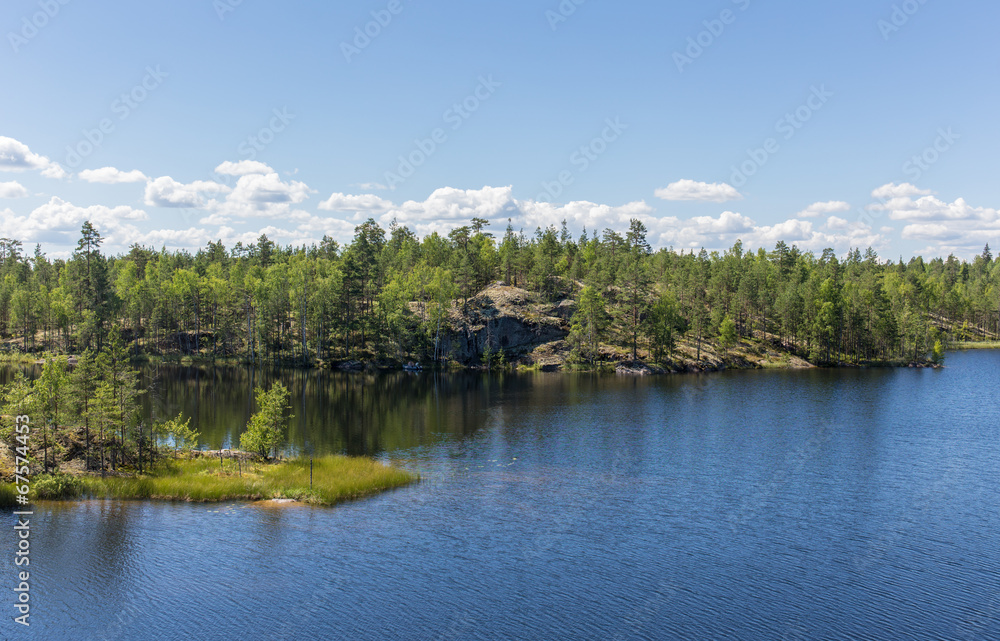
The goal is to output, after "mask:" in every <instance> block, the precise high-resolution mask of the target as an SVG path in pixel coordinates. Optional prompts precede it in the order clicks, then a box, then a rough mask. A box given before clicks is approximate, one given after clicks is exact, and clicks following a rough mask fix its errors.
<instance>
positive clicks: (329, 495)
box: [0, 456, 417, 505]
mask: <svg viewBox="0 0 1000 641" xmlns="http://www.w3.org/2000/svg"><path fill="white" fill-rule="evenodd" d="M416 480H417V477H416V476H415V475H413V474H411V473H409V472H407V471H405V470H401V469H398V468H394V467H390V466H387V465H383V464H381V463H379V462H377V461H373V460H371V459H365V458H354V457H346V456H325V457H321V458H316V459H314V460H313V470H312V484H311V485H310V475H309V459H307V458H296V459H291V460H287V461H279V462H273V463H268V462H264V461H261V460H255V459H253V458H244V459H243V460H238V459H236V458H233V457H230V458H223V459H221V461H220V459H219V458H217V457H207V456H206V457H198V458H183V459H177V460H172V459H168V460H165V461H162V462H161V463H160V464H158V465H157V466H156V467H155V468H154V469H153V470H152V471H151V472H149V473H145V474H141V475H140V474H122V475H113V476H105V477H103V478H102V477H101V476H100V475H99V474H93V473H91V474H65V473H63V474H45V475H40V476H37V477H35V478H33V479H31V488H32V491H31V493H30V495H29V496H30V498H31V499H32V500H33V501H34V500H67V499H77V498H110V499H122V500H145V499H153V500H165V501H258V500H267V499H293V500H296V501H302V502H304V503H309V504H312V505H336V504H338V503H342V502H344V501H350V500H354V499H359V498H363V497H366V496H370V495H373V494H376V493H379V492H383V491H386V490H390V489H394V488H397V487H402V486H404V485H407V484H409V483H413V482H414V481H416ZM3 490H4V491H3V492H2V493H0V502H2V503H3V504H7V505H13V504H14V502H15V497H14V493H13V492H14V490H13V489H12V487H11V486H10V485H7V484H4V486H3Z"/></svg>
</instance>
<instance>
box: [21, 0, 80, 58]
mask: <svg viewBox="0 0 1000 641" xmlns="http://www.w3.org/2000/svg"><path fill="white" fill-rule="evenodd" d="M69 3H70V0H39V1H38V8H39V9H41V11H36V12H35V13H33V14H32V15H31V17H30V18H29V17H28V16H24V17H23V18H21V29H20V30H19V31H17V32H14V31H8V32H7V41H8V42H10V48H11V49H13V50H14V53H15V54H17V53H18V52H20V51H21V47H23V46H24V45H26V44H28V41H29V40H32V39H34V38H35V36H37V35H38V32H39V31H41V30H42V29H44V28H45V27H47V26H48V24H49V22H50V21H51V20H52V19H53V18H55V17H56V16H57V15H59V11H60V10H61V9H62V8H63V7H64V6H66V5H68V4H69Z"/></svg>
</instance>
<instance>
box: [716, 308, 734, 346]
mask: <svg viewBox="0 0 1000 641" xmlns="http://www.w3.org/2000/svg"><path fill="white" fill-rule="evenodd" d="M719 344H720V345H722V349H723V350H724V351H725V352H726V354H728V353H729V350H730V349H731V348H732V347H733V346H734V345H736V322H735V321H733V317H732V316H726V317H725V318H723V319H722V323H720V324H719Z"/></svg>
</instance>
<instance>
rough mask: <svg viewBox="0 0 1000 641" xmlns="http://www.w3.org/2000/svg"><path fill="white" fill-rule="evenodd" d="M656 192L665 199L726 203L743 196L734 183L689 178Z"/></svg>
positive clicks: (657, 195) (658, 196)
mask: <svg viewBox="0 0 1000 641" xmlns="http://www.w3.org/2000/svg"><path fill="white" fill-rule="evenodd" d="M655 193H656V197H657V198H662V199H663V200H699V201H704V202H713V203H724V202H726V201H728V200H740V199H742V198H743V196H742V195H741V194H740V192H738V191H736V188H735V187H733V186H732V185H728V184H726V183H703V182H697V181H694V180H688V179H683V180H678V181H677V182H674V183H670V184H669V185H667V186H666V187H665V188H660V189H657V190H656V192H655Z"/></svg>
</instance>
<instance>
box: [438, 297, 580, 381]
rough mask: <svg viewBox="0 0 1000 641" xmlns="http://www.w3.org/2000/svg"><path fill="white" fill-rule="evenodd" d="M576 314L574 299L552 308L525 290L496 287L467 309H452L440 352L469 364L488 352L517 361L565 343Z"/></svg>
mask: <svg viewBox="0 0 1000 641" xmlns="http://www.w3.org/2000/svg"><path fill="white" fill-rule="evenodd" d="M573 309H575V303H574V302H573V301H572V300H571V299H564V300H562V301H557V302H555V303H547V302H544V301H540V300H539V299H538V297H537V296H535V295H534V294H531V293H529V292H527V291H525V290H523V289H520V288H517V287H510V286H508V285H504V284H502V283H496V284H494V285H491V286H489V287H487V288H486V289H484V290H483V291H482V292H480V293H479V294H478V295H476V296H475V297H474V298H470V299H469V301H468V303H467V304H465V305H463V304H462V303H461V302H457V303H456V304H455V305H454V306H453V307H452V313H451V315H450V318H449V330H450V331H448V332H447V333H446V334H445V335H444V336H443V338H442V341H441V350H442V352H443V353H444V354H447V355H448V356H449V358H453V359H455V360H457V361H460V362H465V363H468V362H472V361H477V360H479V359H480V358H481V357H482V355H483V354H484V353H485V352H486V351H487V348H488V349H489V351H493V352H499V351H501V350H502V351H503V352H504V354H505V355H506V356H507V357H508V359H513V358H516V357H519V356H522V355H524V354H527V353H529V352H531V351H532V350H533V349H534V348H535V347H537V346H539V345H543V344H546V343H550V342H552V341H558V340H562V339H564V338H565V337H566V336H567V334H569V318H570V317H571V316H572V315H573Z"/></svg>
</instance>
